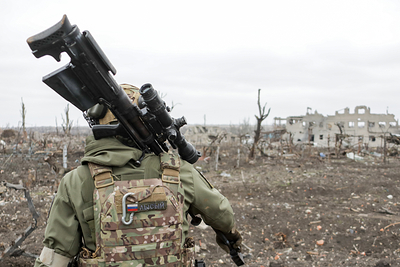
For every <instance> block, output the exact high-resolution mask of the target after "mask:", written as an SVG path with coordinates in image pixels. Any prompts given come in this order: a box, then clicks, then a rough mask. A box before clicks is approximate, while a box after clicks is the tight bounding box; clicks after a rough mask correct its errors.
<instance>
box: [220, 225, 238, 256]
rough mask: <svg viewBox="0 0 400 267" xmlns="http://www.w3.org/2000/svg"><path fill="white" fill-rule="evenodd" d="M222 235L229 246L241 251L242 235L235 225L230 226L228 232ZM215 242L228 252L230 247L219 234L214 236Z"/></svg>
mask: <svg viewBox="0 0 400 267" xmlns="http://www.w3.org/2000/svg"><path fill="white" fill-rule="evenodd" d="M223 235H224V236H225V237H226V239H228V241H229V243H230V244H231V246H232V247H233V248H234V249H235V250H236V251H237V252H240V251H241V245H242V236H241V235H240V233H239V231H238V230H237V229H236V226H234V227H233V228H232V230H231V231H229V233H223ZM216 241H217V244H218V245H219V246H220V247H221V248H222V249H223V250H224V251H226V253H230V248H229V247H228V245H227V244H226V242H225V241H224V240H223V238H222V237H220V235H219V234H217V237H216Z"/></svg>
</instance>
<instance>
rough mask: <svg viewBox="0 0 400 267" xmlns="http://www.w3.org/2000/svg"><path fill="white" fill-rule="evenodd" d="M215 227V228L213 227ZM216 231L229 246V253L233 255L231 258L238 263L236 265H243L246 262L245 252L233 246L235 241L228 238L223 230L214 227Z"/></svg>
mask: <svg viewBox="0 0 400 267" xmlns="http://www.w3.org/2000/svg"><path fill="white" fill-rule="evenodd" d="M213 229H214V228H213ZM214 231H215V233H216V234H217V235H218V236H219V237H220V238H221V240H222V241H223V242H224V243H225V245H227V246H228V248H229V254H230V255H231V259H232V260H233V262H234V263H235V264H236V266H242V265H243V264H244V259H243V254H242V253H240V252H238V251H237V250H236V249H234V248H233V243H234V242H230V241H229V240H228V238H226V236H225V235H224V233H222V232H221V231H219V230H217V229H214Z"/></svg>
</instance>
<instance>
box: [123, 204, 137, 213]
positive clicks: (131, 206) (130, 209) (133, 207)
mask: <svg viewBox="0 0 400 267" xmlns="http://www.w3.org/2000/svg"><path fill="white" fill-rule="evenodd" d="M126 207H127V211H128V212H133V211H137V210H138V204H128V205H126Z"/></svg>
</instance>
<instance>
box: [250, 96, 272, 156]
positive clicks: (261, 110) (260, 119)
mask: <svg viewBox="0 0 400 267" xmlns="http://www.w3.org/2000/svg"><path fill="white" fill-rule="evenodd" d="M260 91H261V89H258V100H257V104H258V112H259V116H257V115H254V116H255V117H256V119H257V128H256V131H255V134H254V142H253V145H252V147H251V149H250V154H249V158H251V159H252V158H254V154H255V150H256V147H257V143H258V141H259V140H260V137H261V129H262V127H261V123H262V122H263V121H264V120H265V119H266V118H267V117H268V115H269V112H270V111H271V108H269V109H268V112H267V113H265V106H266V105H267V103H265V104H264V106H263V107H262V108H261V103H260V102H261V100H260Z"/></svg>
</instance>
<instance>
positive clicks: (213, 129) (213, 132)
mask: <svg viewBox="0 0 400 267" xmlns="http://www.w3.org/2000/svg"><path fill="white" fill-rule="evenodd" d="M182 134H184V135H185V138H186V139H187V140H188V142H190V143H191V144H193V145H197V146H204V145H208V144H210V142H212V141H213V140H215V139H218V143H236V142H237V143H239V141H240V136H238V135H236V134H233V133H231V132H230V131H229V126H223V125H207V126H202V125H187V126H185V127H184V128H182Z"/></svg>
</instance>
